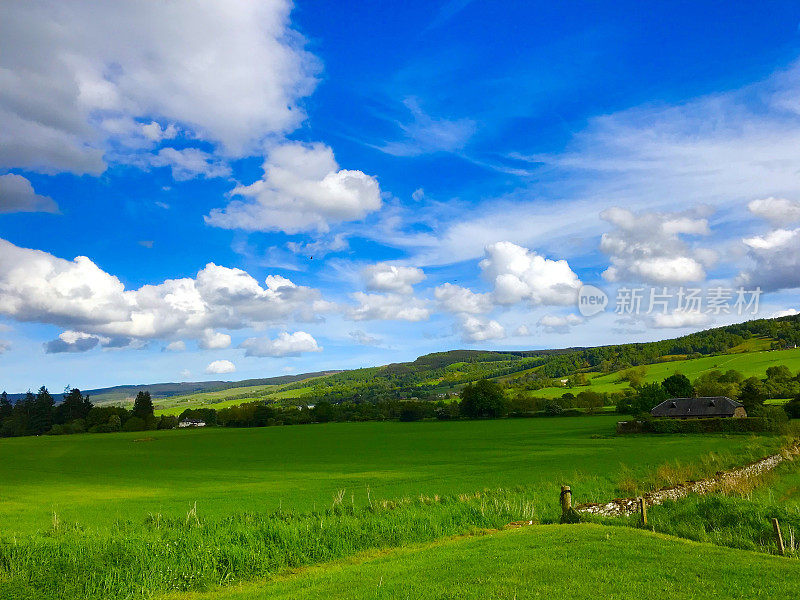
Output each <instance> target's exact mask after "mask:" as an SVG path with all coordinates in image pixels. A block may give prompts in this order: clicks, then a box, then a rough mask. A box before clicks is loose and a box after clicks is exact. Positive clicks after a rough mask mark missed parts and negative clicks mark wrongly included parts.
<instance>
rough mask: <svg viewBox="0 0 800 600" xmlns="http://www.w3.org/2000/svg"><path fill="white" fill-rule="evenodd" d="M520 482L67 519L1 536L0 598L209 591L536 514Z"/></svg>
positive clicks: (468, 531) (140, 596) (98, 596)
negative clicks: (95, 525) (225, 509)
mask: <svg viewBox="0 0 800 600" xmlns="http://www.w3.org/2000/svg"><path fill="white" fill-rule="evenodd" d="M534 513H535V511H534V504H533V501H532V498H531V496H530V495H529V494H527V493H525V492H524V491H523V490H521V489H516V490H495V491H487V492H481V493H477V494H470V495H461V496H445V497H426V496H420V497H417V498H405V499H401V500H397V501H381V502H374V503H372V504H371V505H368V506H366V507H356V506H355V504H354V503H353V504H352V505H348V503H347V496H346V494H345V492H344V491H342V492H340V493H339V494H337V495H336V496H335V497H334V500H333V503H332V506H331V507H330V508H328V509H326V510H324V511H318V512H312V513H293V512H284V511H276V512H273V513H269V514H257V513H241V514H236V515H233V516H230V517H226V518H215V519H209V518H205V517H203V515H202V510H200V509H198V508H197V507H196V506H194V507H192V508H191V510H189V512H188V514H187V515H186V517H185V518H180V519H175V518H165V517H163V516H161V515H159V514H152V515H150V516H148V518H147V519H146V520H145V522H143V523H142V522H133V521H128V522H119V523H117V524H116V526H115V527H114V528H113V531H112V532H111V533H110V534H104V535H97V533H96V532H95V531H92V530H91V529H86V528H83V527H80V526H77V525H67V524H65V523H63V522H61V521H60V520H59V519H58V517H57V515H54V518H53V522H52V526H51V528H50V529H49V530H48V531H46V532H40V533H39V534H35V535H29V536H26V537H14V538H11V539H9V538H0V597H2V598H4V599H8V600H12V599H13V600H18V599H23V598H25V599H28V598H62V599H67V598H104V599H105V598H134V597H135V598H148V597H152V596H154V595H157V594H159V593H163V592H168V591H185V590H206V589H209V588H213V587H214V586H219V585H226V584H230V583H233V582H237V581H243V580H248V579H260V578H267V577H270V576H272V575H274V574H277V573H280V572H281V571H285V570H287V569H292V568H296V567H301V566H304V565H311V564H316V563H321V562H326V561H331V560H335V559H338V558H342V557H346V556H350V555H353V554H356V553H358V552H362V551H365V550H371V549H382V548H393V547H398V546H402V545H405V544H411V543H419V542H425V541H431V540H435V539H438V538H443V537H447V536H452V535H459V534H467V533H472V532H477V531H481V530H486V529H497V528H501V527H503V526H505V525H506V524H508V523H509V522H512V521H520V520H534V518H535V514H534Z"/></svg>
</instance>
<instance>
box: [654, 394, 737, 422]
mask: <svg viewBox="0 0 800 600" xmlns="http://www.w3.org/2000/svg"><path fill="white" fill-rule="evenodd" d="M650 414H651V415H653V416H654V417H671V418H673V419H701V418H706V419H708V418H712V417H733V418H741V417H746V416H747V412H746V411H745V410H744V404H742V403H741V402H736V401H735V400H731V399H730V398H728V397H726V396H704V397H701V398H671V399H670V400H664V402H662V403H661V404H659V405H658V406H656V407H655V408H653V410H651V411H650Z"/></svg>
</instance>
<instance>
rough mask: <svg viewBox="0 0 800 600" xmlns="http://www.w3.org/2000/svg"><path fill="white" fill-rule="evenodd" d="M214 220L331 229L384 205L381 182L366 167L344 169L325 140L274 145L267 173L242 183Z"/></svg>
mask: <svg viewBox="0 0 800 600" xmlns="http://www.w3.org/2000/svg"><path fill="white" fill-rule="evenodd" d="M231 195H233V196H238V197H241V198H242V200H232V201H231V202H230V203H229V204H228V206H226V207H225V208H224V209H214V210H212V211H211V213H210V214H209V215H208V216H207V217H206V222H207V223H208V224H209V225H214V226H216V227H222V228H225V229H244V230H247V231H285V232H286V233H298V232H302V231H310V230H317V231H328V229H329V227H330V225H331V224H334V223H341V222H343V221H357V220H360V219H362V218H364V217H365V216H366V215H367V214H368V213H370V212H373V211H376V210H378V209H379V208H380V207H381V195H380V188H379V186H378V182H377V180H376V179H375V178H374V177H371V176H369V175H366V174H364V173H362V172H361V171H352V170H346V169H339V165H338V164H337V162H336V160H335V159H334V157H333V151H332V150H331V149H330V148H329V147H327V146H325V145H324V144H319V143H317V144H302V143H300V142H287V143H283V144H280V145H278V146H275V147H273V148H272V149H271V150H270V152H269V155H268V157H267V159H266V161H265V162H264V177H263V178H262V179H260V180H259V181H256V182H255V183H253V184H251V185H246V186H244V185H240V186H238V187H236V188H235V189H234V190H233V191H232V192H231Z"/></svg>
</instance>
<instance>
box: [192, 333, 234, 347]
mask: <svg viewBox="0 0 800 600" xmlns="http://www.w3.org/2000/svg"><path fill="white" fill-rule="evenodd" d="M199 344H200V347H201V348H203V349H205V350H220V349H222V348H227V347H228V346H230V345H231V336H229V335H228V334H227V333H220V332H218V331H214V330H213V329H204V330H203V333H202V335H201V336H200V340H199Z"/></svg>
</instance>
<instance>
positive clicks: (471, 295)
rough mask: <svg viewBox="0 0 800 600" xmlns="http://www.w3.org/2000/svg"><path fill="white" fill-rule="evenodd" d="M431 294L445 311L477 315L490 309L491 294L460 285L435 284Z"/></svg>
mask: <svg viewBox="0 0 800 600" xmlns="http://www.w3.org/2000/svg"><path fill="white" fill-rule="evenodd" d="M433 295H434V297H435V298H436V300H437V301H438V302H439V306H440V307H441V308H442V309H443V310H446V311H447V312H451V313H467V314H473V315H477V314H483V313H487V312H489V311H491V310H492V296H491V294H478V293H476V292H473V291H472V290H470V289H468V288H465V287H462V286H460V285H455V284H452V283H445V284H443V285H440V286H437V287H436V289H434V291H433Z"/></svg>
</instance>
